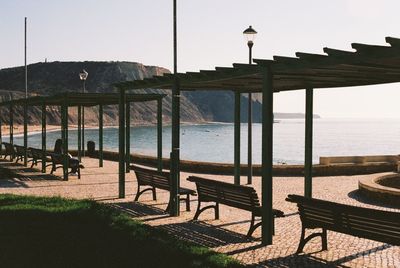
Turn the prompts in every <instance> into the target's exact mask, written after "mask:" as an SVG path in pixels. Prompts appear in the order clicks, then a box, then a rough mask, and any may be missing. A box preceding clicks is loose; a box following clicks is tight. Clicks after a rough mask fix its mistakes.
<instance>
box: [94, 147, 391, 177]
mask: <svg viewBox="0 0 400 268" xmlns="http://www.w3.org/2000/svg"><path fill="white" fill-rule="evenodd" d="M93 157H98V152H97V151H96V153H95V154H94V155H93ZM103 157H104V159H105V160H110V161H118V152H110V151H104V152H103ZM131 162H132V163H136V164H139V165H144V166H149V167H157V163H158V162H157V158H156V157H153V156H147V155H139V154H132V155H131ZM163 167H164V168H167V169H169V159H166V158H163ZM180 168H181V171H183V172H190V173H200V174H214V175H233V164H227V163H211V162H198V161H188V160H181V161H180ZM391 171H397V163H389V162H379V163H364V164H335V165H321V164H318V165H314V166H313V176H316V177H318V176H341V175H358V174H372V173H381V172H391ZM272 173H273V175H274V176H304V166H303V165H274V167H273V171H272ZM241 174H242V175H247V165H242V166H241ZM253 174H254V176H261V165H254V166H253Z"/></svg>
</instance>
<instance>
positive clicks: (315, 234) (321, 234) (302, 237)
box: [296, 227, 328, 254]
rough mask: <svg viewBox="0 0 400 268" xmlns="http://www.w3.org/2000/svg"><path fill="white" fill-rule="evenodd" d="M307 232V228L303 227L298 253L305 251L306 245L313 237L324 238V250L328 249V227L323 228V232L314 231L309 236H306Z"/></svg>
mask: <svg viewBox="0 0 400 268" xmlns="http://www.w3.org/2000/svg"><path fill="white" fill-rule="evenodd" d="M305 234H306V228H304V227H302V228H301V237H300V243H299V247H298V248H297V251H296V253H297V254H298V253H301V252H303V249H304V246H305V245H306V244H307V243H308V242H309V241H310V240H311V239H313V238H315V237H317V236H320V237H321V239H322V250H327V249H328V245H327V236H326V229H323V230H322V232H321V233H313V234H310V235H309V236H307V237H306V238H305Z"/></svg>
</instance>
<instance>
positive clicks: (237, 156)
mask: <svg viewBox="0 0 400 268" xmlns="http://www.w3.org/2000/svg"><path fill="white" fill-rule="evenodd" d="M234 94H235V108H234V133H233V136H234V137H233V139H234V145H233V146H234V147H233V150H234V159H233V162H234V163H233V165H234V171H233V172H234V173H233V182H234V184H240V173H241V172H240V98H241V94H240V92H239V91H235V93H234Z"/></svg>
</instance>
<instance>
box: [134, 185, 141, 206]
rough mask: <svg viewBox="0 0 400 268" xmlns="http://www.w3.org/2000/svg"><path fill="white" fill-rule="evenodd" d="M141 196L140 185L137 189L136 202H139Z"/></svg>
mask: <svg viewBox="0 0 400 268" xmlns="http://www.w3.org/2000/svg"><path fill="white" fill-rule="evenodd" d="M139 195H140V185H138V187H137V191H136V196H135V200H134V201H135V202H136V201H138V199H139Z"/></svg>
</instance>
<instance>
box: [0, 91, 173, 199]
mask: <svg viewBox="0 0 400 268" xmlns="http://www.w3.org/2000/svg"><path fill="white" fill-rule="evenodd" d="M164 96H165V94H164V95H163V94H127V95H126V96H125V98H124V99H123V100H121V99H120V98H119V95H118V94H116V93H75V92H67V93H63V94H58V95H54V96H37V97H31V98H27V99H17V100H10V101H6V102H2V103H0V106H3V107H4V106H7V107H9V111H10V116H9V118H10V121H9V122H10V143H11V144H13V125H14V120H13V117H14V116H13V114H14V112H13V110H14V107H15V106H22V107H23V109H24V147H25V157H24V165H25V166H26V165H27V148H28V116H27V111H28V107H29V106H40V107H41V110H42V151H43V152H46V121H47V120H46V107H47V106H61V139H62V144H63V151H64V152H68V108H69V107H78V157H79V160H80V158H81V156H82V150H84V144H81V140H82V139H81V135H82V131H81V130H82V124H84V122H81V120H80V119H81V116H80V112H81V109H80V108H81V107H93V106H98V107H99V167H102V166H103V106H104V105H118V106H119V107H121V106H128V107H129V106H130V103H131V102H147V101H157V126H158V127H157V157H158V169H159V170H161V169H162V99H163V97H164ZM120 101H123V103H120ZM129 111H130V110H129V109H128V110H127V113H126V115H125V114H123V115H122V116H121V114H119V117H120V118H121V117H122V118H124V119H123V120H124V124H126V133H124V135H123V137H124V139H125V137H126V143H125V144H126V148H125V150H124V155H123V163H126V167H127V168H126V171H129V163H130V122H131V120H130V113H129ZM0 129H1V128H0ZM120 136H121V135H120ZM1 139H2V138H1V131H0V143H1ZM43 155H44V156H45V154H43ZM63 161H64V162H63V166H64V168H63V176H64V179H65V180H68V157H67V155H66V154H64V158H63ZM42 172H46V158H45V157H44V159H42ZM124 187H125V185H121V184H120V186H119V189H120V195H121V193H123V192H124Z"/></svg>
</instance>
